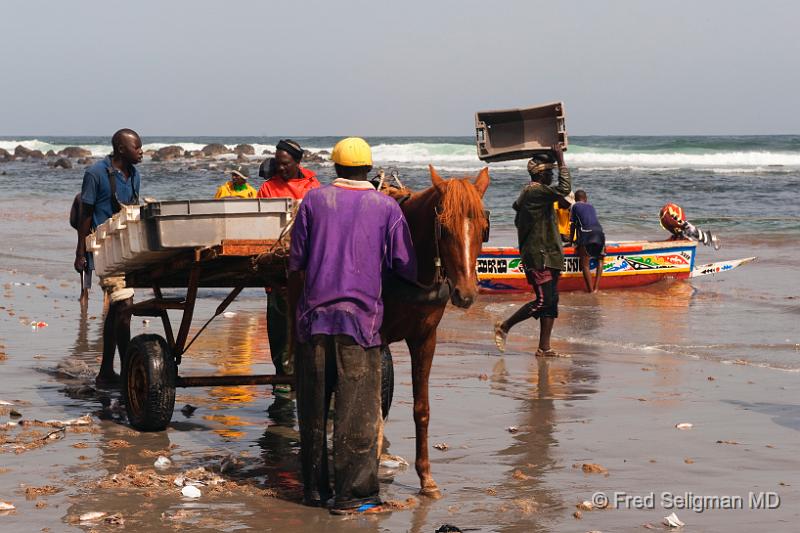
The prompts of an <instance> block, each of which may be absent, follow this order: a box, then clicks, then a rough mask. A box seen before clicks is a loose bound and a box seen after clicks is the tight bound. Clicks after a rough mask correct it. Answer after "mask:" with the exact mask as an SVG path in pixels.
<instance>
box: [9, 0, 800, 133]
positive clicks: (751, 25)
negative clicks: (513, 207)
mask: <svg viewBox="0 0 800 533" xmlns="http://www.w3.org/2000/svg"><path fill="white" fill-rule="evenodd" d="M798 20H800V3H798V2H790V1H786V2H781V1H766V2H752V1H749V2H744V1H732V0H728V1H697V0H693V1H645V0H641V1H627V2H622V1H619V2H611V1H583V2H580V1H571V2H564V1H555V0H552V1H550V2H540V1H531V0H528V1H514V2H502V1H491V2H490V1H486V0H483V1H480V2H476V1H463V0H462V1H436V0H427V1H416V0H414V1H411V0H404V1H395V2H380V1H375V0H373V1H362V2H356V1H347V0H337V1H330V0H329V1H318V2H314V1H302V0H293V1H281V2H276V1H234V0H229V1H220V0H215V1H205V0H191V1H183V0H180V1H179V0H161V1H149V0H148V1H144V0H136V1H128V2H121V1H116V0H113V1H110V0H103V1H75V2H64V1H61V0H58V1H56V0H53V1H49V2H45V1H35V0H25V1H17V0H5V1H3V2H2V4H0V46H2V51H3V59H2V61H0V98H1V99H2V100H1V101H2V104H0V135H48V134H49V135H70V134H73V135H107V134H110V133H111V132H113V131H114V130H116V129H117V128H119V127H123V126H125V127H132V128H135V129H137V130H138V131H140V132H141V133H142V134H143V135H146V136H156V135H294V136H300V135H365V136H374V135H472V133H473V128H474V113H475V111H478V110H486V109H502V108H507V107H526V106H529V105H535V104H538V103H545V102H550V101H554V100H563V101H564V102H565V105H566V111H567V127H568V130H569V133H570V134H572V135H589V134H597V135H603V134H681V133H685V134H769V133H798V132H800V128H799V127H798V123H799V120H798V119H800V106H798V94H800V91H799V90H798V89H799V88H800V68H799V66H800V37H798V31H797V23H798Z"/></svg>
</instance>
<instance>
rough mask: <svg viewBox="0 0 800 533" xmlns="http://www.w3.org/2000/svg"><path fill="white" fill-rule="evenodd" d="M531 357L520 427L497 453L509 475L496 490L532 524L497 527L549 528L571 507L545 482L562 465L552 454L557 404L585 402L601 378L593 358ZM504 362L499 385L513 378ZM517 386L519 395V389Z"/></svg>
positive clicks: (495, 377) (520, 407) (497, 375)
mask: <svg viewBox="0 0 800 533" xmlns="http://www.w3.org/2000/svg"><path fill="white" fill-rule="evenodd" d="M530 359H531V360H530V363H529V366H528V368H529V372H528V374H527V375H526V376H524V377H523V378H522V379H524V381H525V383H526V384H527V387H526V390H525V394H524V396H522V397H521V398H520V400H521V401H520V402H518V410H517V412H518V413H519V425H518V426H517V427H512V428H509V430H510V431H513V432H514V434H513V441H514V442H513V444H512V445H510V446H508V447H507V448H505V449H502V450H499V451H498V452H497V455H498V456H500V457H508V458H509V459H510V460H511V462H510V468H509V470H508V472H507V474H508V477H507V478H506V480H504V481H503V482H502V483H500V484H498V485H496V486H495V488H494V491H495V492H496V493H497V494H512V495H514V496H513V498H511V499H510V501H507V503H506V506H508V507H509V508H510V509H513V510H515V511H517V512H518V513H522V514H523V515H525V514H527V515H529V519H530V522H528V521H526V524H525V525H524V526H521V525H520V523H519V521H517V520H510V521H509V522H508V523H507V524H504V525H502V524H501V525H502V527H501V528H499V529H498V530H499V531H507V532H511V531H523V530H524V531H546V530H547V529H548V528H547V527H546V521H547V519H548V516H549V515H550V516H552V514H554V513H556V512H558V511H559V510H561V509H564V508H565V506H567V505H569V504H568V503H567V502H564V501H563V500H562V498H561V497H560V494H561V491H560V490H559V489H558V488H556V487H550V486H549V485H548V482H547V475H548V473H549V472H551V471H552V470H553V469H554V468H557V467H558V461H559V459H557V458H556V457H555V456H554V455H553V453H552V451H553V449H554V448H556V447H558V446H559V441H558V438H557V437H556V433H557V426H558V423H559V414H558V408H559V405H560V404H562V403H563V402H564V401H569V400H585V399H586V398H587V396H588V395H591V394H592V393H594V392H595V390H594V388H593V385H592V384H594V383H596V382H597V380H598V376H597V374H596V372H595V371H594V369H593V363H592V362H591V361H589V362H584V363H581V364H579V363H576V362H574V361H568V360H549V359H544V358H533V357H531V358H530ZM501 363H502V359H501V361H500V362H499V363H498V364H497V365H495V369H494V372H493V374H492V376H491V379H492V382H493V385H494V386H493V388H496V389H504V388H505V387H506V386H507V385H508V383H509V381H510V380H511V381H513V380H514V377H512V376H510V375H509V374H508V372H506V371H505V367H504V365H502V364H501ZM514 389H515V392H516V393H517V394H519V392H520V389H519V388H518V387H514ZM537 518H539V519H537Z"/></svg>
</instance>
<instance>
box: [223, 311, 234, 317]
mask: <svg viewBox="0 0 800 533" xmlns="http://www.w3.org/2000/svg"><path fill="white" fill-rule="evenodd" d="M222 316H223V317H224V318H233V317H235V316H236V313H234V312H233V311H225V312H224V313H222Z"/></svg>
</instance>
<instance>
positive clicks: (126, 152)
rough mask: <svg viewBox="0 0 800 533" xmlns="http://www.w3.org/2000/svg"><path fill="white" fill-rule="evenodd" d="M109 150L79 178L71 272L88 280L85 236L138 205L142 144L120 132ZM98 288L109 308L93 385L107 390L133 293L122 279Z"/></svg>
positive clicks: (125, 335)
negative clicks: (127, 206)
mask: <svg viewBox="0 0 800 533" xmlns="http://www.w3.org/2000/svg"><path fill="white" fill-rule="evenodd" d="M111 146H112V148H113V151H112V153H111V155H110V156H108V157H106V158H104V159H102V160H100V161H98V162H97V163H95V164H93V165H91V166H90V167H89V168H87V169H86V173H85V174H84V175H83V187H82V189H81V204H82V205H81V218H80V221H79V223H78V246H77V248H76V249H75V270H77V271H78V272H84V271H87V270H88V275H89V276H91V269H92V263H91V258H90V257H87V254H86V236H87V235H89V233H91V232H92V230H93V229H94V228H96V227H97V226H98V225H100V224H102V223H103V222H105V221H106V220H108V219H109V218H111V216H112V215H113V214H114V213H116V212H117V211H119V209H120V204H138V203H139V186H140V183H141V178H140V176H139V171H138V170H137V169H136V167H135V165H136V164H137V163H140V162H141V161H142V156H143V154H142V140H141V138H139V134H138V133H136V132H135V131H133V130H130V129H121V130H119V131H118V132H116V133H115V134H114V136H113V137H112V138H111ZM112 179H113V180H114V182H113V185H112V182H111V180H112ZM100 284H101V286H102V287H103V289H104V290H105V291H106V293H107V294H108V295H109V297H110V305H109V307H108V312H107V313H106V318H105V323H104V324H103V360H102V362H101V363H100V372H99V373H98V375H97V379H96V380H95V382H96V383H97V385H99V386H109V385H115V384H118V383H119V375H117V374H116V373H115V372H114V351H115V350H116V349H117V348H119V354H120V365H121V363H122V357H124V354H125V352H126V350H127V349H128V341H129V340H130V336H131V323H130V314H129V313H126V312H124V311H125V310H126V309H127V308H128V307H130V306H131V305H132V304H133V289H127V288H125V277H124V276H115V277H108V278H104V279H102V280H100Z"/></svg>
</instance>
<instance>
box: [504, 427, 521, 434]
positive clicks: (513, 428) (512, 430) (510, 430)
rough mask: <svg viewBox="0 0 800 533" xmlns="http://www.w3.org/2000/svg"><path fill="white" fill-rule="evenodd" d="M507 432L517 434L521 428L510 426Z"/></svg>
mask: <svg viewBox="0 0 800 533" xmlns="http://www.w3.org/2000/svg"><path fill="white" fill-rule="evenodd" d="M506 431H508V432H509V433H516V432H517V431H519V428H518V427H517V426H508V427H507V428H506Z"/></svg>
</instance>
